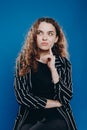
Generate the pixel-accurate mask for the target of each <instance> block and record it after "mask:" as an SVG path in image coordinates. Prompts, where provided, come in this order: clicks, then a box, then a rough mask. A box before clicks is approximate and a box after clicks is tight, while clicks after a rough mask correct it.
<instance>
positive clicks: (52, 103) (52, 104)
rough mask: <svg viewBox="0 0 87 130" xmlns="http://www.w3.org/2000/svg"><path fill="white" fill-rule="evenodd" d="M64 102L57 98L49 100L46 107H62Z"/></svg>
mask: <svg viewBox="0 0 87 130" xmlns="http://www.w3.org/2000/svg"><path fill="white" fill-rule="evenodd" d="M61 106H62V104H61V103H60V102H59V101H57V100H49V99H48V100H47V104H46V107H45V108H54V107H61Z"/></svg>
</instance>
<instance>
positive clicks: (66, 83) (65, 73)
mask: <svg viewBox="0 0 87 130" xmlns="http://www.w3.org/2000/svg"><path fill="white" fill-rule="evenodd" d="M57 70H58V74H59V77H60V78H59V82H58V83H56V84H54V91H55V96H54V99H58V100H59V101H60V102H61V103H62V104H63V105H64V104H67V103H69V102H70V100H71V98H72V94H73V92H72V68H71V63H70V62H69V61H68V60H67V59H65V65H64V67H61V69H58V68H57Z"/></svg>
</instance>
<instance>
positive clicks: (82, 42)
mask: <svg viewBox="0 0 87 130" xmlns="http://www.w3.org/2000/svg"><path fill="white" fill-rule="evenodd" d="M86 12H87V2H86V0H14V1H13V0H0V130H12V128H13V125H14V120H15V118H16V114H17V111H18V104H17V102H16V98H15V95H14V88H13V81H14V70H15V59H16V57H17V55H18V53H19V51H20V49H21V47H22V45H23V42H24V39H25V36H26V34H27V32H28V29H29V28H30V27H31V25H32V24H33V23H34V22H35V20H36V19H37V18H39V17H43V16H49V17H52V18H54V19H56V20H57V21H58V22H59V24H60V25H61V27H62V28H63V30H64V32H65V34H66V37H67V40H68V44H69V53H70V60H71V63H72V70H73V71H72V75H73V92H74V94H73V99H72V101H71V106H72V109H73V113H74V117H75V120H76V124H77V127H78V130H87V76H86V73H87V56H86V55H87V54H86V53H87V30H86V29H87V13H86Z"/></svg>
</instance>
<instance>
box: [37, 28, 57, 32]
mask: <svg viewBox="0 0 87 130" xmlns="http://www.w3.org/2000/svg"><path fill="white" fill-rule="evenodd" d="M37 31H41V32H44V31H43V30H40V29H39V30H37ZM48 32H52V33H55V32H54V31H51V30H50V31H48Z"/></svg>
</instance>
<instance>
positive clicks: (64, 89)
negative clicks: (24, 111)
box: [14, 56, 77, 130]
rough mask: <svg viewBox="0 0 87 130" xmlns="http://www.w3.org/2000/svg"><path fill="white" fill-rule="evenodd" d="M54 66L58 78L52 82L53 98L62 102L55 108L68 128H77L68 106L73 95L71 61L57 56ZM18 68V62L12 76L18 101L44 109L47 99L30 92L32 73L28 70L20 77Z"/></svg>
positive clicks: (27, 105)
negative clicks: (60, 106) (61, 105)
mask: <svg viewBox="0 0 87 130" xmlns="http://www.w3.org/2000/svg"><path fill="white" fill-rule="evenodd" d="M55 66H56V68H57V71H58V74H59V77H60V80H59V82H58V83H56V84H54V99H55V100H59V101H60V102H61V103H62V104H63V107H62V108H57V110H58V111H59V112H60V114H61V115H62V116H63V117H64V119H65V120H66V123H67V125H68V127H69V130H77V129H76V124H75V121H74V118H73V116H72V110H71V107H70V100H71V99H72V95H73V90H72V69H71V63H70V62H69V61H68V60H67V59H66V58H62V57H60V56H59V57H57V58H56V60H55ZM19 70H20V64H17V70H16V73H15V78H14V89H15V95H16V99H17V101H18V103H19V104H20V105H23V106H26V107H29V108H31V109H32V108H34V109H41V108H43V109H44V108H45V106H46V103H47V99H46V98H42V97H37V96H34V95H33V93H32V82H31V74H32V73H31V72H30V73H28V74H26V75H24V76H22V77H20V76H19Z"/></svg>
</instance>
